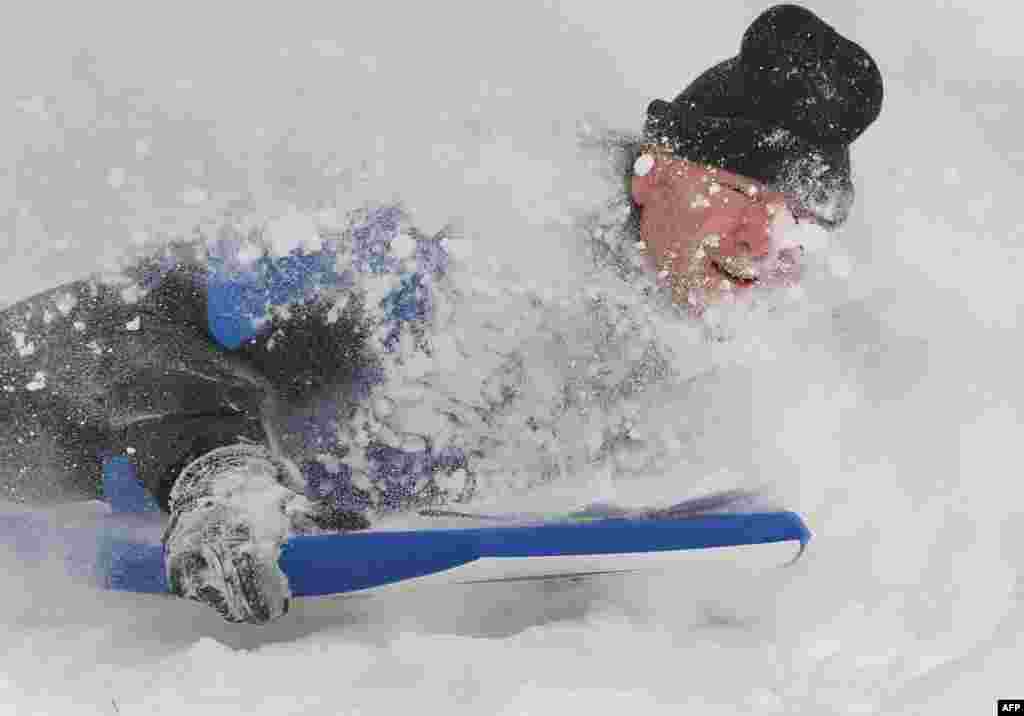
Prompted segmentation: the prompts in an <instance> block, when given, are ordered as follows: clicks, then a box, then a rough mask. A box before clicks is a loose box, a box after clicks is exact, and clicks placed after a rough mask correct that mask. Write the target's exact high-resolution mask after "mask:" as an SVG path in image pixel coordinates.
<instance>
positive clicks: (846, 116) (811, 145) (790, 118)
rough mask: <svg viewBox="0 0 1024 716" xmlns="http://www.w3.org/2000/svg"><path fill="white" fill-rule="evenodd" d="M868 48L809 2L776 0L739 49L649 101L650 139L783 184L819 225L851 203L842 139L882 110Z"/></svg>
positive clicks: (832, 221)
mask: <svg viewBox="0 0 1024 716" xmlns="http://www.w3.org/2000/svg"><path fill="white" fill-rule="evenodd" d="M882 94H883V92H882V77H881V74H880V72H879V70H878V67H877V65H876V64H875V62H874V60H873V59H872V58H871V56H870V55H868V53H867V52H866V51H865V50H864V49H863V48H862V47H861V46H860V45H858V44H856V43H855V42H852V41H850V40H848V39H846V38H845V37H843V36H842V35H840V34H839V33H838V32H836V31H835V30H834V29H833V28H832V27H831V26H830V25H828V24H826V23H825V22H824V21H823V20H821V18H819V17H818V16H817V15H815V14H814V13H812V12H811V11H810V10H807V9H805V8H802V7H799V6H797V5H777V6H775V7H772V8H770V9H768V10H766V11H765V12H764V13H762V14H761V15H760V16H759V17H758V18H757V19H756V20H754V22H753V23H752V24H751V25H750V27H749V28H747V31H746V32H745V33H744V35H743V41H742V44H741V46H740V53H739V54H738V55H737V56H735V57H733V58H730V59H728V60H725V61H724V62H721V63H719V64H718V65H716V66H715V67H712V68H711V69H709V70H707V71H706V72H704V74H702V75H701V76H700V77H698V78H697V79H696V80H695V81H694V82H693V83H692V84H690V86H689V87H687V88H686V89H685V90H683V92H681V93H680V94H679V95H678V96H677V97H676V98H675V99H674V100H672V102H666V101H664V100H654V101H653V102H651V104H650V105H649V106H648V108H647V123H646V126H645V129H644V133H645V135H646V138H647V140H648V141H652V142H657V143H659V144H662V145H665V146H667V147H668V148H670V149H671V150H672V151H673V152H674V153H675V154H677V155H678V156H681V157H685V158H686V159H689V160H691V161H696V162H701V163H705V164H712V165H715V166H719V167H722V168H723V169H727V170H729V171H732V172H736V173H737V174H743V175H744V176H748V177H751V178H753V179H757V180H760V181H763V182H765V183H767V184H770V185H772V186H774V187H776V188H778V189H780V190H782V191H786V192H787V193H789V194H790V195H791V196H793V197H794V198H795V200H796V201H797V202H798V203H800V204H802V205H803V206H804V208H806V209H807V210H809V211H811V212H812V213H814V214H815V215H816V216H817V217H818V218H819V219H820V220H821V221H822V222H823V223H826V224H829V225H838V224H840V223H842V221H843V220H845V218H846V215H847V213H848V211H849V207H850V204H851V203H852V201H853V186H852V182H851V181H850V156H849V145H850V143H852V142H853V141H854V140H855V139H856V138H857V137H859V136H860V135H861V134H862V133H863V132H864V130H865V129H867V127H868V126H869V125H870V124H871V123H872V122H874V121H875V119H876V118H877V117H878V114H879V112H880V111H881V108H882Z"/></svg>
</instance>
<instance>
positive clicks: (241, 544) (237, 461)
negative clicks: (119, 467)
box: [164, 443, 368, 624]
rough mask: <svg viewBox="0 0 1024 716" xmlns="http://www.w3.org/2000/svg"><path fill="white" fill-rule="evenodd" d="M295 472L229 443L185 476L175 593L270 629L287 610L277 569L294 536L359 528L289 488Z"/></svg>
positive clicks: (168, 538)
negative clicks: (283, 548)
mask: <svg viewBox="0 0 1024 716" xmlns="http://www.w3.org/2000/svg"><path fill="white" fill-rule="evenodd" d="M294 475H295V470H294V469H289V465H287V464H286V463H285V462H284V461H282V460H278V459H276V458H275V457H274V456H273V455H271V454H270V452H269V451H268V450H267V449H266V448H264V447H263V446H260V445H253V444H248V443H239V444H236V445H228V446H225V447H220V448H217V449H215V450H211V451H210V452H208V453H206V454H204V455H202V456H200V457H199V458H197V459H196V460H194V461H193V462H191V463H189V465H187V466H186V467H185V469H184V470H182V472H181V475H180V476H179V478H178V480H177V481H176V482H175V484H174V487H173V488H172V490H171V496H170V510H171V522H170V525H169V527H168V528H167V531H166V533H165V534H164V567H165V569H166V572H167V581H168V584H169V585H170V590H171V592H172V593H173V594H176V595H178V596H182V597H185V598H187V599H192V600H195V601H198V602H202V603H204V604H207V605H209V606H211V607H213V608H214V609H216V610H217V611H218V612H219V613H220V615H221V616H222V617H224V619H226V620H227V621H229V622H245V623H250V624H265V623H267V622H269V621H272V620H274V619H277V618H278V617H281V616H282V615H284V614H286V613H287V612H288V602H289V599H290V598H291V592H290V590H289V587H288V578H287V577H286V576H285V574H284V572H283V571H281V568H280V566H278V558H279V557H280V554H281V546H282V545H283V544H284V542H285V540H286V539H287V538H288V536H289V534H290V533H292V532H306V531H311V530H315V529H317V528H318V527H319V526H324V525H325V522H326V523H328V524H329V525H330V526H331V527H334V528H339V527H340V528H342V529H359V528H363V527H366V526H367V524H368V523H367V522H366V521H365V519H363V520H359V519H356V518H357V517H358V516H350V517H351V518H350V519H347V520H341V519H339V516H338V515H333V514H332V515H328V514H325V511H324V508H323V507H322V506H320V505H317V504H316V503H314V502H311V501H310V500H309V499H308V498H306V497H305V496H304V495H301V494H298V493H297V492H295V491H293V490H291V489H289V488H288V487H286V485H287V484H288V483H289V482H294V481H295V477H294Z"/></svg>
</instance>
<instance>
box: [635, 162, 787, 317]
mask: <svg viewBox="0 0 1024 716" xmlns="http://www.w3.org/2000/svg"><path fill="white" fill-rule="evenodd" d="M631 191H632V195H633V200H634V201H635V202H636V203H637V205H639V206H640V236H641V240H642V241H643V243H644V251H645V253H646V255H647V256H648V258H649V266H650V268H652V269H654V270H656V271H657V272H658V277H659V279H660V280H663V281H665V282H667V283H669V284H670V285H672V286H673V289H674V292H675V296H676V300H677V301H679V302H681V303H685V304H689V305H690V306H692V307H695V308H697V309H698V310H699V309H700V308H702V307H703V306H705V305H706V304H707V303H709V302H714V301H716V300H722V299H726V300H728V298H729V297H730V296H731V297H736V296H739V295H742V294H744V293H745V292H749V290H750V289H751V287H753V286H754V285H756V284H762V285H773V286H774V285H785V284H787V283H792V282H793V281H795V279H796V272H797V258H798V256H799V249H798V247H794V246H787V245H786V244H785V243H784V241H783V236H782V234H783V233H784V232H783V228H784V226H785V224H786V223H787V222H789V223H792V222H793V217H792V215H791V214H790V212H789V210H788V209H787V207H786V201H785V197H784V196H783V195H782V194H780V193H778V192H771V191H767V190H765V189H764V188H763V187H761V186H760V184H759V183H758V182H755V181H753V180H751V179H748V178H747V177H743V176H740V175H738V174H733V173H731V172H727V171H725V170H722V169H714V168H709V167H706V166H703V165H699V164H694V163H692V162H688V161H686V160H684V159H678V158H675V157H672V156H670V155H667V154H664V153H658V152H652V153H647V154H642V155H641V156H640V158H639V159H638V160H637V161H636V164H635V165H634V176H633V179H632V187H631ZM787 279H789V280H787Z"/></svg>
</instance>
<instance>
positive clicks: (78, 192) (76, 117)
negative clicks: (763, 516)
mask: <svg viewBox="0 0 1024 716" xmlns="http://www.w3.org/2000/svg"><path fill="white" fill-rule="evenodd" d="M938 5H941V7H938ZM811 6H812V7H813V9H815V10H816V11H818V12H819V13H820V14H822V15H823V16H824V17H825V18H826V19H827V20H828V21H830V22H832V23H833V24H834V25H836V26H837V27H838V28H839V29H840V31H842V32H843V33H844V34H847V35H848V36H851V37H853V38H854V39H856V40H858V41H859V42H861V43H862V44H863V45H864V46H865V47H867V48H868V49H869V51H870V52H871V53H872V54H873V55H874V56H875V57H876V59H877V60H878V62H879V64H880V65H881V67H882V69H883V74H884V76H885V78H886V82H887V84H886V104H885V107H884V110H883V113H882V116H881V118H880V120H879V121H878V123H877V124H876V125H875V126H873V127H872V128H871V129H870V130H869V131H868V132H867V134H866V135H865V136H864V137H863V138H862V139H861V140H860V141H859V142H858V143H857V145H856V146H855V147H854V166H855V171H856V173H857V185H858V190H859V198H858V203H857V206H856V208H855V212H854V217H853V218H852V219H851V221H850V222H849V225H848V226H847V227H846V228H845V229H844V230H843V231H842V233H841V234H840V235H839V236H838V237H836V240H835V242H834V243H832V244H830V245H829V246H827V247H825V249H824V250H823V251H822V252H821V253H820V255H819V259H820V260H819V261H818V262H817V263H816V264H815V267H816V268H815V269H814V270H813V271H812V272H811V276H810V277H809V280H808V282H807V286H806V294H805V296H804V299H803V301H802V302H798V303H795V304H792V303H791V304H789V305H787V306H785V307H784V308H783V309H782V310H780V311H778V312H775V313H772V314H770V315H769V314H764V315H761V316H760V320H758V321H756V322H753V323H750V324H745V325H742V326H740V327H739V328H738V330H737V331H736V336H735V338H734V340H733V341H732V342H731V343H730V344H729V345H728V346H726V347H724V348H723V349H722V352H721V355H719V356H718V357H717V359H716V360H718V361H719V365H720V375H721V376H722V379H721V380H720V381H718V382H717V383H716V384H715V385H714V386H713V387H714V391H713V392H712V393H711V394H710V395H709V396H707V400H706V402H707V405H708V408H709V409H708V411H707V413H706V415H705V416H704V418H703V420H702V421H701V422H700V424H698V425H695V426H694V429H695V434H696V435H698V436H699V437H698V438H697V439H696V440H695V442H694V444H693V446H692V449H690V450H688V451H687V452H685V453H684V454H683V455H682V456H681V458H680V464H679V468H678V470H677V471H676V473H675V474H673V475H672V478H673V479H675V480H679V481H680V483H681V484H683V485H685V486H687V487H694V488H695V487H697V486H701V485H704V486H717V487H722V488H728V487H732V486H734V485H735V484H740V483H745V482H750V481H753V482H757V483H761V484H764V485H766V486H767V487H768V488H769V489H770V491H771V492H772V493H773V494H775V495H777V496H778V497H779V498H780V499H782V500H784V501H785V502H786V504H788V505H789V506H791V507H792V508H794V509H798V510H800V511H801V512H802V513H803V514H804V515H805V517H806V519H807V521H808V523H809V524H810V525H811V527H812V529H813V530H814V531H815V534H816V538H815V540H814V542H813V543H812V549H811V550H810V553H809V554H808V555H807V557H806V558H805V559H804V560H802V561H801V562H800V563H799V564H798V565H796V566H795V567H794V568H792V569H788V570H784V571H780V572H776V573H772V574H770V575H767V576H764V575H762V576H761V577H758V578H757V579H754V580H750V579H740V578H736V579H729V580H724V579H723V580H721V581H716V580H702V581H700V582H695V581H694V580H692V579H689V578H688V575H687V574H683V573H679V574H674V575H671V576H663V577H657V578H655V577H652V578H650V579H639V578H631V579H629V580H623V581H620V582H616V583H590V584H584V585H576V586H552V585H547V586H530V587H516V588H501V589H496V588H493V587H488V588H479V589H477V590H476V591H467V592H460V593H454V592H445V593H443V594H435V595H430V596H421V597H419V598H409V597H405V598H399V597H388V598H381V599H376V600H373V599H349V600H342V601H338V602H332V603H317V604H305V605H302V604H300V605H299V606H297V607H296V608H295V609H294V610H293V613H292V614H290V615H289V616H288V617H287V618H285V619H284V620H282V621H281V622H279V623H276V624H273V625H271V626H269V627H267V628H265V629H236V628H233V627H230V626H228V625H225V624H223V623H221V622H220V621H219V619H218V618H217V617H216V615H214V614H213V613H212V612H211V611H208V610H206V609H203V608H201V607H199V606H196V605H192V604H188V603H179V602H173V601H169V600H164V599H154V598H140V597H136V596H128V595H117V594H97V593H94V592H89V591H86V590H82V589H80V588H78V587H76V586H75V585H73V584H69V583H67V581H66V580H64V579H61V578H57V577H54V576H53V575H47V574H46V573H42V572H29V571H26V570H25V569H23V568H21V567H20V566H19V565H17V564H16V563H13V562H12V561H11V560H10V559H5V560H3V565H4V569H5V571H6V573H7V574H6V576H5V580H4V585H5V589H4V595H3V599H2V601H0V604H2V607H0V612H2V614H0V629H2V630H3V634H4V638H3V643H4V645H5V648H4V649H2V650H0V713H3V714H8V713H9V714H18V716H23V715H27V714H103V715H104V716H109V715H110V714H123V715H125V716H128V715H130V714H131V715H135V714H154V713H169V714H178V713H181V714H189V715H190V716H198V715H199V714H205V713H215V714H228V713H245V714H251V715H252V716H259V715H261V714H275V716H276V715H279V714H336V713H346V714H347V713H351V714H393V713H403V712H416V713H422V712H424V711H429V712H431V713H447V714H461V713H466V714H483V713H496V714H509V715H511V714H548V713H559V712H565V711H566V710H569V709H572V710H573V711H580V712H585V713H598V714H599V713H618V712H621V711H623V710H631V711H632V712H634V713H645V714H646V713H673V714H675V713H680V712H681V707H682V708H683V709H686V711H685V712H687V713H689V712H692V713H700V714H708V715H711V714H736V713H752V714H753V713H756V714H761V713H780V714H804V713H806V714H831V713H837V714H838V713H857V714H869V713H874V714H886V715H888V714H916V713H922V714H923V713H950V714H953V713H983V712H985V711H986V710H991V709H992V708H993V703H994V701H995V699H996V698H999V697H1002V698H1009V697H1018V698H1019V697H1021V696H1022V695H1024V687H1022V685H1021V684H1022V680H1021V676H1020V663H1021V661H1022V657H1024V643H1022V639H1024V609H1022V605H1021V589H1022V586H1024V585H1022V581H1021V576H1020V575H1021V570H1022V568H1024V557H1022V556H1021V550H1020V548H1019V547H1020V545H1022V544H1024V522H1022V521H1021V520H1022V517H1024V510H1021V508H1020V497H1021V493H1022V490H1021V487H1020V485H1019V484H1018V478H1019V476H1018V474H1017V472H1018V468H1017V465H1018V464H1019V460H1018V456H1017V454H1016V447H1017V446H1018V443H1017V441H1018V440H1020V439H1021V431H1020V427H1019V425H1020V423H1021V417H1020V415H1019V411H1020V406H1021V405H1022V397H1024V396H1022V392H1024V391H1022V385H1024V383H1022V381H1021V380H1020V377H1019V372H1018V363H1019V360H1018V356H1019V349H1020V345H1021V342H1020V340H1019V339H1018V337H1017V335H1016V331H1017V329H1018V327H1019V324H1020V322H1021V317H1022V302H1021V299H1020V297H1019V293H1018V291H1017V290H1016V288H1017V286H1018V284H1019V279H1018V277H1017V273H1018V271H1019V270H1020V268H1019V266H1024V256H1022V249H1021V237H1020V230H1021V229H1020V223H1019V220H1018V218H1017V214H1016V210H1017V209H1018V208H1019V206H1020V201H1021V200H1020V198H1019V196H1018V195H1017V194H1018V191H1017V189H1018V178H1019V176H1020V175H1021V173H1022V172H1024V138H1022V135H1021V134H1020V132H1019V131H1018V129H1017V123H1016V122H1015V121H1014V119H1015V118H1014V115H1015V112H1016V111H1017V110H1018V109H1019V108H1021V107H1022V106H1024V94H1022V91H1021V89H1020V86H1019V82H1018V81H1017V79H1016V78H1017V77H1019V76H1020V74H1021V71H1022V70H1024V60H1022V55H1021V50H1020V43H1019V40H1018V37H1017V35H1018V33H1017V27H1018V25H1019V19H1020V18H1019V16H1018V13H1017V10H1016V9H1015V8H1014V7H1013V6H1007V5H1006V4H1005V3H1000V2H991V3H989V4H987V5H983V4H981V3H977V2H973V3H968V2H962V3H952V2H946V3H941V4H936V3H934V2H920V3H902V4H900V3H873V2H864V3H858V4H856V5H855V4H851V3H848V2H838V1H830V2H825V1H822V2H816V3H812V4H811ZM267 8H272V9H267ZM761 9H763V6H761V5H758V4H755V3H750V2H722V3H717V4H715V5H711V6H701V7H699V8H697V7H696V6H694V5H692V4H688V3H658V2H656V3H653V4H648V5H647V6H643V7H641V6H638V5H636V4H631V3H620V4H611V3H590V2H584V1H583V0H562V1H561V2H558V1H556V0H532V1H531V2H522V3H479V2H468V1H467V2H454V1H452V0H447V1H443V2H436V3H423V4H420V3H403V2H394V1H392V0H381V1H379V2H374V3H367V4H365V5H362V4H361V5H360V6H358V7H356V6H353V5H352V4H348V3H337V2H334V3H327V2H324V3H316V4H304V3H303V4H298V3H296V4H291V5H288V4H284V3H276V4H262V5H261V4H259V3H240V2H237V3H236V2H231V3H227V2H225V3H198V2H175V3H167V4H164V5H163V6H162V7H159V8H158V7H155V6H153V5H152V4H150V3H127V2H124V3H113V2H93V3H88V4H85V3H63V4H59V3H58V4H33V5H26V6H24V7H20V8H19V10H18V13H17V16H16V18H15V17H13V16H12V18H9V20H10V21H9V22H5V23H4V26H3V30H2V31H0V32H2V35H3V37H2V42H0V75H2V77H3V86H4V87H5V89H6V102H5V104H4V105H3V106H2V107H0V122H2V126H3V128H4V132H3V135H2V137H0V152H2V153H3V159H2V160H0V166H2V167H3V170H2V172H0V181H2V182H3V186H2V189H0V196H2V199H3V206H5V209H4V212H3V214H2V215H0V245H2V246H3V247H5V248H6V254H7V256H8V259H7V261H5V262H4V263H3V265H2V266H0V304H2V303H5V302H9V301H13V300H16V299H18V298H21V297H24V296H27V295H28V294H30V293H32V292H34V291H37V290H40V289H43V288H48V287H51V286H54V285H57V284H58V283H60V282H63V281H65V280H68V279H70V278H74V277H78V276H81V275H82V274H84V273H86V272H89V271H92V270H96V269H100V268H103V267H104V266H105V265H108V264H110V263H112V262H114V261H116V259H117V258H118V256H119V255H121V254H122V253H123V252H124V250H125V249H126V248H127V247H130V246H131V245H132V244H133V242H135V243H143V242H149V241H150V240H152V239H154V238H155V239H159V238H160V237H161V236H165V235H166V236H169V235H173V234H188V233H190V232H191V231H192V229H193V227H194V226H196V225H197V224H204V223H205V224H210V223H215V222H216V220H217V216H218V213H219V212H221V211H222V210H223V209H224V208H225V207H228V206H231V205H233V202H243V203H244V204H245V205H246V206H247V207H249V209H250V211H251V212H252V215H253V216H254V217H256V218H258V217H266V218H271V217H274V216H278V215H281V214H283V213H286V212H287V211H288V210H289V208H290V207H297V208H298V209H299V210H302V211H307V210H313V209H317V208H320V207H323V206H326V205H337V206H339V207H341V208H348V207H352V206H357V205H358V204H360V203H361V202H362V201H364V200H366V199H369V198H373V199H387V198H392V197H394V198H400V199H402V200H403V201H404V202H405V203H406V204H407V205H408V206H409V207H410V209H411V210H412V211H413V212H414V213H415V216H416V218H417V221H418V222H419V223H420V224H421V225H422V226H423V227H424V228H425V229H428V230H429V229H432V228H439V227H441V226H442V225H444V224H445V223H447V222H456V223H457V224H459V225H461V227H462V230H463V232H464V234H465V235H466V236H469V237H472V238H474V239H475V240H477V241H479V242H482V243H480V244H479V245H480V246H483V247H486V251H487V253H488V254H489V255H493V256H494V258H495V261H496V265H497V266H498V267H499V268H500V270H501V271H503V272H505V275H507V276H511V277H516V276H519V275H523V276H526V275H528V276H529V278H530V279H531V280H533V281H535V282H536V283H537V284H538V285H544V284H545V283H548V284H552V285H553V284H556V283H558V282H559V281H561V280H562V278H561V277H563V276H565V275H579V273H580V268H579V266H578V263H577V261H578V259H577V257H576V255H575V254H574V253H573V251H572V250H571V248H570V247H571V246H572V242H571V241H569V240H568V239H566V228H565V227H566V222H565V221H564V218H565V217H571V216H573V215H575V214H577V213H578V212H581V211H586V210H587V209H589V208H591V207H592V206H593V205H594V204H595V202H598V201H600V200H601V199H602V198H603V197H604V193H603V192H605V191H606V189H605V187H604V186H603V185H602V184H601V183H600V182H599V181H596V180H595V177H594V175H593V174H592V173H591V172H590V170H589V169H587V168H586V167H585V166H584V164H583V163H582V162H581V161H580V159H579V156H578V149H577V146H576V132H577V128H578V124H579V122H580V121H581V120H585V121H592V122H596V123H600V124H602V125H605V126H608V127H611V128H618V129H624V130H634V129H636V128H638V127H639V125H640V123H641V121H642V112H643V109H644V108H645V107H646V104H647V102H648V101H649V100H650V99H652V98H654V97H669V96H671V95H674V93H675V92H677V91H678V90H679V89H681V88H682V86H683V85H684V84H685V83H686V82H688V81H689V80H690V79H691V78H692V77H693V76H694V75H695V74H696V73H698V72H699V71H701V70H703V69H704V68H706V67H707V66H709V65H710V64H711V63H712V62H716V61H718V60H720V59H723V58H724V57H726V56H729V55H731V54H733V53H734V51H735V48H736V47H737V46H738V42H739V36H740V33H741V32H742V30H743V28H745V27H746V25H747V23H749V21H750V20H751V19H753V17H754V16H755V15H756V14H757V13H758V12H759V11H760V10H761ZM626 487H628V486H625V485H623V488H624V489H625V488H626Z"/></svg>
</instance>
